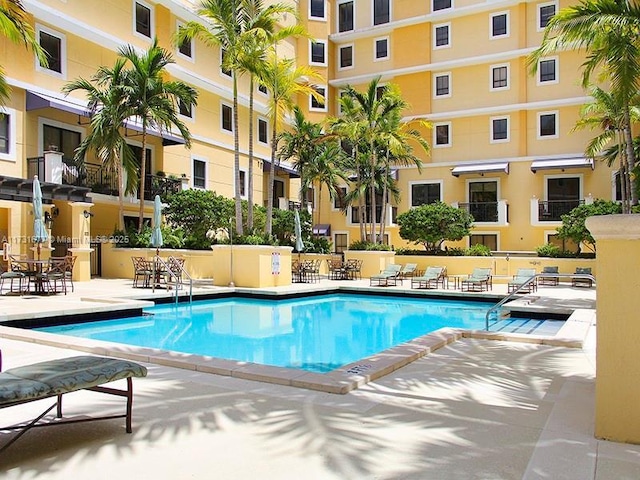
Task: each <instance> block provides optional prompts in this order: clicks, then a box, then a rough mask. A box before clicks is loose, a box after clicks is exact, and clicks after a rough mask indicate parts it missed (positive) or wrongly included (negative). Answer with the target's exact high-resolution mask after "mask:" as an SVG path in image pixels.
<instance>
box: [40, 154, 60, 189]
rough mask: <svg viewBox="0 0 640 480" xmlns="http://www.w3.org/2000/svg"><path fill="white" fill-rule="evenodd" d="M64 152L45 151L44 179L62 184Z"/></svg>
mask: <svg viewBox="0 0 640 480" xmlns="http://www.w3.org/2000/svg"><path fill="white" fill-rule="evenodd" d="M63 168H64V166H63V164H62V152H59V151H57V150H47V151H46V152H44V181H45V182H49V183H58V184H62V169H63Z"/></svg>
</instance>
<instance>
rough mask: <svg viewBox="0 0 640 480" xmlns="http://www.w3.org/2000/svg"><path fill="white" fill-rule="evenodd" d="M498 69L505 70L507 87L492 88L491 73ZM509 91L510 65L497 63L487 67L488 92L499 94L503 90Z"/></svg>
mask: <svg viewBox="0 0 640 480" xmlns="http://www.w3.org/2000/svg"><path fill="white" fill-rule="evenodd" d="M498 68H506V69H507V85H506V86H504V87H494V86H493V72H494V70H496V69H498ZM510 89H511V64H510V63H498V64H495V65H490V66H489V91H490V92H501V91H504V90H510Z"/></svg>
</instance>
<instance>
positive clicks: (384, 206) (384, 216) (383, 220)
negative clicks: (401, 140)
mask: <svg viewBox="0 0 640 480" xmlns="http://www.w3.org/2000/svg"><path fill="white" fill-rule="evenodd" d="M390 170H391V169H390V168H389V149H387V153H386V155H385V168H384V179H383V180H384V183H383V185H382V213H381V214H380V239H383V238H384V230H385V226H386V224H387V187H388V186H387V181H388V179H389V171H390Z"/></svg>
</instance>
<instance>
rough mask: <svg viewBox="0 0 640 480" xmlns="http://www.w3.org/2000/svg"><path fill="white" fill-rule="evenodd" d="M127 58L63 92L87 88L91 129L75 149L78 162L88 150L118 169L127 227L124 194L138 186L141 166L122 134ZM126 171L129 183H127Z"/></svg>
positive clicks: (121, 221)
mask: <svg viewBox="0 0 640 480" xmlns="http://www.w3.org/2000/svg"><path fill="white" fill-rule="evenodd" d="M124 67H125V60H124V59H122V58H119V59H117V60H116V62H115V64H114V66H113V67H112V68H108V67H100V68H99V69H98V71H97V72H96V73H95V74H94V75H93V76H92V77H91V81H88V80H85V79H83V78H79V79H77V80H73V81H71V82H69V83H67V84H66V85H65V86H64V87H63V89H62V91H63V92H64V93H66V94H69V93H71V92H73V91H75V90H82V91H84V93H85V95H86V97H87V99H88V100H89V103H88V108H89V112H90V114H91V131H90V132H89V134H88V135H87V136H86V137H85V138H84V139H83V140H82V142H81V143H80V145H79V146H78V148H77V149H76V151H75V155H74V159H75V162H76V164H77V165H81V166H82V167H81V170H86V168H85V167H84V165H85V159H86V156H87V154H88V152H89V151H91V150H93V151H95V154H96V157H97V158H98V160H99V161H100V163H101V164H102V165H103V167H104V168H105V169H106V170H107V171H112V172H115V174H116V177H117V178H118V203H119V210H118V225H119V228H120V229H121V230H122V229H123V228H124V195H125V194H126V193H129V192H132V191H134V190H135V188H136V180H137V178H138V168H137V166H136V159H135V154H134V152H133V150H132V149H131V148H130V147H129V145H128V144H127V142H126V140H125V137H124V135H123V133H122V132H123V128H124V125H125V120H126V119H127V118H128V117H129V116H130V115H131V111H130V108H129V106H128V104H127V102H126V95H127V89H126V86H125V75H126V72H125V70H124ZM124 172H126V179H127V182H126V185H125V182H124V177H125V175H124Z"/></svg>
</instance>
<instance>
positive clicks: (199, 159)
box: [191, 155, 209, 190]
mask: <svg viewBox="0 0 640 480" xmlns="http://www.w3.org/2000/svg"><path fill="white" fill-rule="evenodd" d="M196 162H202V163H204V187H199V186H196V185H195V183H194V182H195V180H196V176H195V168H194V167H195V163H196ZM208 181H209V161H208V159H207V158H206V157H201V156H199V155H191V188H193V189H196V190H206V189H207V183H208Z"/></svg>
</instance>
